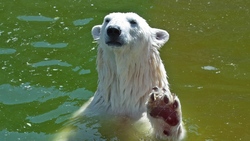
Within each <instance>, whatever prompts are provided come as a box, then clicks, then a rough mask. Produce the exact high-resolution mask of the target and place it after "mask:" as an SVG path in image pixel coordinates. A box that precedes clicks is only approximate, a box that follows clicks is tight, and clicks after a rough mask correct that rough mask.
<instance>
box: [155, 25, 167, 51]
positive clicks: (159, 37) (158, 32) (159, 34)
mask: <svg viewBox="0 0 250 141" xmlns="http://www.w3.org/2000/svg"><path fill="white" fill-rule="evenodd" d="M152 31H153V40H154V43H153V45H155V46H156V47H161V46H163V45H164V44H165V43H166V42H167V41H168V39H169V34H168V32H167V31H165V30H162V29H157V28H152Z"/></svg>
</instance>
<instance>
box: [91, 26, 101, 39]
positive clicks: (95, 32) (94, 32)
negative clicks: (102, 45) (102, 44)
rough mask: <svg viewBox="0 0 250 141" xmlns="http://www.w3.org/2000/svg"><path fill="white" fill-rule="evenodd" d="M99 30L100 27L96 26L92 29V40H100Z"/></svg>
mask: <svg viewBox="0 0 250 141" xmlns="http://www.w3.org/2000/svg"><path fill="white" fill-rule="evenodd" d="M101 28H102V26H101V25H96V26H94V27H93V28H92V30H91V33H92V36H93V38H94V40H98V39H99V38H100V34H101Z"/></svg>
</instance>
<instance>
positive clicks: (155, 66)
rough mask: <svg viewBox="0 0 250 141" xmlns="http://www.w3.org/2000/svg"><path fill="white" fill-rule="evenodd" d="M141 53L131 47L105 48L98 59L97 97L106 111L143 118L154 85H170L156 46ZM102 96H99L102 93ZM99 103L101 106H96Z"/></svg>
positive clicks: (99, 52) (99, 53)
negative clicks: (121, 48) (130, 48)
mask: <svg viewBox="0 0 250 141" xmlns="http://www.w3.org/2000/svg"><path fill="white" fill-rule="evenodd" d="M150 49H151V50H148V49H146V50H145V51H142V52H140V53H134V54H131V52H133V51H130V50H129V48H128V49H127V50H125V49H124V50H122V51H121V50H119V49H117V50H113V51H111V50H103V49H102V48H100V47H99V49H98V56H97V57H98V58H97V71H98V79H99V84H98V89H97V92H96V94H95V95H96V96H97V97H99V100H98V99H96V100H94V101H96V102H97V101H99V102H100V101H101V102H100V103H102V104H101V105H100V106H102V108H101V109H102V110H104V111H105V112H110V113H111V114H116V115H126V116H130V117H134V118H137V117H140V116H141V114H142V113H143V112H145V110H146V109H145V107H146V106H145V102H146V100H147V98H148V95H149V93H150V92H151V90H152V87H154V86H158V87H165V88H166V89H167V90H169V88H168V81H167V75H166V71H165V68H164V65H163V63H162V60H161V58H160V56H159V52H158V50H157V49H156V48H154V47H151V48H150ZM98 95H99V96H98ZM96 106H97V105H96Z"/></svg>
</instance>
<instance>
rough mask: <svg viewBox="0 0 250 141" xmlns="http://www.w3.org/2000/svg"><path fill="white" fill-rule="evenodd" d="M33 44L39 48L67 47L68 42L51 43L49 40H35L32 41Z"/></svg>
mask: <svg viewBox="0 0 250 141" xmlns="http://www.w3.org/2000/svg"><path fill="white" fill-rule="evenodd" d="M31 45H32V46H33V47H37V48H65V47H67V45H68V43H56V44H50V43H48V42H45V41H41V42H33V43H31Z"/></svg>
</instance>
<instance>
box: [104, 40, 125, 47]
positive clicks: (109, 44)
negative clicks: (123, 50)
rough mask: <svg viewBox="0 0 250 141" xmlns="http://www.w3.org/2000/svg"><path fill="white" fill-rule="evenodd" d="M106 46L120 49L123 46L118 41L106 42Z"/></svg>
mask: <svg viewBox="0 0 250 141" xmlns="http://www.w3.org/2000/svg"><path fill="white" fill-rule="evenodd" d="M106 44H107V45H108V46H115V47H120V46H122V45H123V44H122V43H121V42H118V41H107V42H106Z"/></svg>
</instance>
